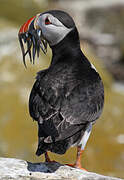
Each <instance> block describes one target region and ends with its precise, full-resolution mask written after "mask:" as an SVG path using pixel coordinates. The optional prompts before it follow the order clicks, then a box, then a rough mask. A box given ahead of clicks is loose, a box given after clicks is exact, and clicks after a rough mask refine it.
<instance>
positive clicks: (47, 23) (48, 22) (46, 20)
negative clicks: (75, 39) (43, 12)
mask: <svg viewBox="0 0 124 180" xmlns="http://www.w3.org/2000/svg"><path fill="white" fill-rule="evenodd" d="M45 24H46V25H49V24H52V23H51V22H50V20H49V19H48V17H47V18H46V19H45Z"/></svg>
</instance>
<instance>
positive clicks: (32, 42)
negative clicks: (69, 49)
mask: <svg viewBox="0 0 124 180" xmlns="http://www.w3.org/2000/svg"><path fill="white" fill-rule="evenodd" d="M38 16H39V15H37V16H34V17H32V18H30V19H29V20H28V21H27V22H26V23H24V24H23V25H22V26H21V28H20V30H19V33H18V38H19V42H20V46H21V51H22V56H23V63H24V65H25V67H26V62H25V56H26V55H27V54H29V58H30V62H31V63H32V57H33V64H34V61H35V55H36V52H37V57H39V52H40V48H41V49H42V51H43V52H44V53H45V54H46V52H47V42H46V40H44V39H43V37H42V31H41V29H39V28H36V21H37V19H38ZM25 43H26V44H27V50H26V51H25V48H24V44H25ZM31 49H32V52H31Z"/></svg>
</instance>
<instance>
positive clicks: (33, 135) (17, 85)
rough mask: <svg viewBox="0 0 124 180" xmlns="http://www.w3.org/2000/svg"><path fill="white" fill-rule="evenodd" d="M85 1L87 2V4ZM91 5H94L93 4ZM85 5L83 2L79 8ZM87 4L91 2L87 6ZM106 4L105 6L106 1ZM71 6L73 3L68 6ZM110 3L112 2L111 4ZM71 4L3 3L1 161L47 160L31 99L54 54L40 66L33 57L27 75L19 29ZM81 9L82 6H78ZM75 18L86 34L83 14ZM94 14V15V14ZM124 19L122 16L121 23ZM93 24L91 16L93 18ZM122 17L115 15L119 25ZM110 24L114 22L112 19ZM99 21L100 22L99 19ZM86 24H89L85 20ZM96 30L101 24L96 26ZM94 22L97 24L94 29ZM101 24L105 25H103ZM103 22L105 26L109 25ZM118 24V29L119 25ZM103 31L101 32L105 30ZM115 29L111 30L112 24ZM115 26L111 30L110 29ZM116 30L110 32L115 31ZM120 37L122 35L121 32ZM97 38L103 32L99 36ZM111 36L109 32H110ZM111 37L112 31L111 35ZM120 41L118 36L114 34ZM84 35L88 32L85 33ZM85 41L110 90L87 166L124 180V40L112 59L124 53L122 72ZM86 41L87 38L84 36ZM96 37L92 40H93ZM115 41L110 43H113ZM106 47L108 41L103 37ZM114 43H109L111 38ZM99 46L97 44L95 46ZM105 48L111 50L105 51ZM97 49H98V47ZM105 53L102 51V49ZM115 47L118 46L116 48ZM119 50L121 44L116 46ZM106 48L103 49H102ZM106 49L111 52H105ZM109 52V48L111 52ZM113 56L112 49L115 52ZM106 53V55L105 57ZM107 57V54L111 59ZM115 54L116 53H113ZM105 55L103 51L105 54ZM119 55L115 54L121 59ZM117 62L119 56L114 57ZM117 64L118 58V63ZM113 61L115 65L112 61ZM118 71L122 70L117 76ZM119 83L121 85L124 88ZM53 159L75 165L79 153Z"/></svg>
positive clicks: (42, 59)
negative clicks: (38, 153) (40, 147)
mask: <svg viewBox="0 0 124 180" xmlns="http://www.w3.org/2000/svg"><path fill="white" fill-rule="evenodd" d="M84 1H85V0H84ZM88 1H89V4H90V2H91V3H92V2H93V1H94V0H91V1H90V0H88ZM79 2H80V1H77V3H79ZM85 2H86V1H85ZM103 2H104V0H103ZM68 3H70V5H71V4H72V1H71V0H70V1H68ZM105 3H106V1H105ZM63 4H65V1H64V0H63V1H62V0H61V1H57V0H56V1H55V0H54V1H52V0H49V1H48V0H18V1H17V0H11V1H10V0H0V156H1V157H15V158H19V159H25V160H27V161H31V162H40V161H43V160H44V157H43V156H41V157H36V155H35V151H36V148H37V123H36V122H33V121H32V119H31V118H30V116H29V113H28V98H29V94H30V91H31V88H32V85H33V83H34V81H35V76H36V72H38V71H40V70H41V69H44V68H47V67H48V66H49V64H50V57H51V51H50V49H49V50H48V53H47V56H46V55H44V54H43V53H41V55H40V58H39V59H38V60H37V61H36V63H35V66H33V65H31V64H30V63H28V62H29V59H28V57H27V59H26V60H27V64H28V68H27V69H25V68H24V66H23V63H22V55H21V51H20V47H19V43H18V29H19V28H20V26H21V25H22V24H23V23H24V22H25V21H26V20H27V19H29V18H30V17H32V16H34V15H36V14H37V13H39V12H43V11H45V10H48V9H55V8H58V9H64V7H63V6H62V5H63ZM78 5H79V4H78ZM121 8H122V7H121ZM66 11H68V12H69V13H71V8H69V9H68V8H67V7H66ZM73 11H74V13H73V12H72V13H71V14H72V16H73V17H74V19H75V21H76V24H77V25H78V27H79V31H81V27H80V20H78V18H77V17H76V13H77V9H76V6H75V9H73ZM101 11H102V12H103V10H101V9H100V8H99V11H98V9H97V11H95V12H97V13H96V14H95V15H94V14H93V13H91V15H92V18H95V16H96V17H97V22H98V21H99V19H98V12H100V13H101ZM88 13H89V12H88ZM122 16H124V15H123V13H122V14H121V13H120V17H122ZM88 17H89V18H90V13H89V14H88ZM115 17H116V14H114V13H113V14H111V18H113V21H114V23H115ZM108 19H109V18H108ZM93 20H94V19H93ZM82 21H83V19H82ZM91 22H92V23H91V24H92V27H91V28H93V25H94V23H95V28H96V27H97V22H95V21H92V19H91ZM93 22H94V23H93ZM100 22H101V21H100ZM104 23H105V22H104V21H102V22H101V26H103V25H104ZM123 23H124V22H123V21H119V24H118V28H119V27H120V29H121V28H122V27H124V24H123ZM115 24H117V23H115ZM101 26H98V27H97V28H98V29H100V28H101ZM108 26H109V24H108ZM110 26H111V24H110ZM109 30H110V29H109ZM117 31H118V33H120V32H121V31H119V29H117ZM96 32H97V31H96ZM107 32H108V31H107ZM105 33H106V29H105ZM111 33H113V35H114V31H113V32H111ZM82 34H83V32H82ZM84 34H85V37H84V38H81V40H82V41H81V47H82V51H83V52H84V53H85V55H86V56H87V57H88V58H89V60H90V61H91V62H92V63H93V64H94V65H95V67H96V68H97V70H98V72H99V73H100V75H101V77H102V79H103V81H104V85H105V106H104V111H103V114H102V116H101V118H100V119H99V120H98V121H97V123H96V125H95V126H94V128H93V131H92V133H91V137H90V139H89V141H88V144H87V146H86V149H85V152H84V155H83V158H82V166H83V167H84V168H86V169H87V170H89V171H93V172H97V173H102V174H104V175H111V176H118V177H121V178H123V177H124V110H123V107H124V84H123V78H121V79H119V80H118V77H120V76H121V75H120V76H119V73H120V74H122V77H123V69H121V68H122V65H123V63H122V62H124V61H121V60H123V54H124V53H123V52H124V49H123V47H124V42H123V41H122V39H121V38H120V39H121V43H120V44H121V45H120V44H119V43H117V44H116V49H115V50H112V52H111V54H114V52H116V51H117V49H118V48H119V50H120V49H121V52H122V54H121V55H120V56H118V57H119V58H120V59H119V58H118V62H119V63H120V64H121V68H120V69H119V70H118V67H119V63H118V62H117V61H116V62H115V61H114V70H113V72H112V70H111V68H110V71H109V66H111V67H113V61H112V60H111V58H109V59H110V60H111V61H110V62H109V65H108V66H107V65H106V64H107V63H106V60H105V58H104V56H103V59H104V60H102V58H100V57H99V55H98V54H97V53H96V52H95V51H94V49H95V48H94V47H96V44H95V45H94V44H93V43H92V41H93V39H92V38H91V43H90V40H89V39H88V38H87V36H86V33H84ZM81 37H83V36H82V35H81ZM88 37H90V36H88ZM109 38H110V37H109ZM100 40H101V42H103V41H104V40H105V39H104V38H103V41H102V36H101V38H100ZM107 40H108V38H107ZM95 42H96V41H95ZM104 46H105V45H104ZM97 47H99V46H98V44H97ZM100 47H101V46H100ZM112 47H113V46H112ZM114 47H115V44H114ZM102 48H103V46H102ZM104 48H105V47H104ZM107 49H108V46H107ZM110 50H111V49H110ZM99 52H100V51H99ZM106 52H107V51H105V54H106ZM109 52H110V51H109ZM101 53H103V51H101ZM116 54H117V53H115V55H116ZM114 57H115V56H114ZM116 59H117V58H116ZM108 61H109V60H108ZM116 70H118V71H117V72H118V73H117V75H118V76H116V73H115V72H116ZM118 82H119V83H118ZM50 157H51V158H52V159H54V160H57V161H59V162H61V163H74V162H75V158H76V148H71V149H70V150H69V151H68V152H67V153H66V154H65V155H62V156H61V155H56V154H53V153H50Z"/></svg>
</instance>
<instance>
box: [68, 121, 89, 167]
mask: <svg viewBox="0 0 124 180" xmlns="http://www.w3.org/2000/svg"><path fill="white" fill-rule="evenodd" d="M91 130H92V123H89V125H88V126H87V128H86V130H85V132H84V135H83V137H82V139H81V141H80V144H79V145H78V147H77V159H76V162H75V164H67V165H68V166H71V167H76V168H80V169H83V170H86V169H84V168H82V166H81V157H82V153H83V152H84V148H85V146H86V143H87V141H88V139H89V136H90V133H91Z"/></svg>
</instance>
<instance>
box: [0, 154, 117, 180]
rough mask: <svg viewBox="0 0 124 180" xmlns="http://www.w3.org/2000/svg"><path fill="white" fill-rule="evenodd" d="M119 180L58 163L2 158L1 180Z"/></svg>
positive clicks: (0, 163) (0, 164) (0, 166)
mask: <svg viewBox="0 0 124 180" xmlns="http://www.w3.org/2000/svg"><path fill="white" fill-rule="evenodd" d="M8 179H11V180H15V179H16V180H17V179H18V180H40V179H45V180H47V179H48V180H55V179H57V180H90V179H91V180H103V179H104V180H119V178H113V177H109V176H103V175H100V174H96V173H92V172H87V171H84V170H80V169H76V168H72V167H69V166H65V165H62V164H59V163H56V162H52V163H31V162H27V161H24V160H20V159H15V158H0V180H8Z"/></svg>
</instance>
